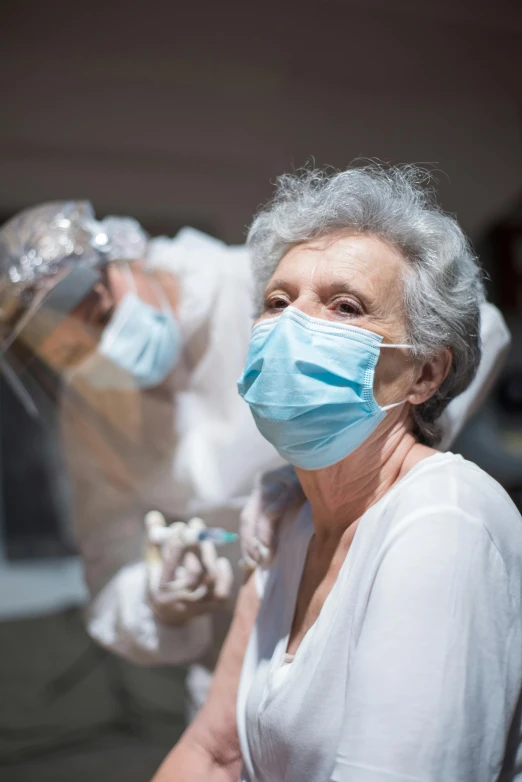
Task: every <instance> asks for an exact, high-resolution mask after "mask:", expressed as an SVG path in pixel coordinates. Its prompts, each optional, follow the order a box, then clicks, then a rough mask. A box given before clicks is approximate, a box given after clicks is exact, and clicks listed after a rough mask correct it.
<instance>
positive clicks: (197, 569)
mask: <svg viewBox="0 0 522 782" xmlns="http://www.w3.org/2000/svg"><path fill="white" fill-rule="evenodd" d="M145 524H146V527H147V534H148V540H149V547H148V552H147V563H148V569H149V579H148V593H149V603H150V605H151V607H152V609H153V611H154V613H155V615H156V616H157V618H158V619H159V620H160V621H161V622H164V623H165V624H171V625H179V624H183V623H184V622H187V621H189V620H190V619H193V618H194V617H196V616H200V615H202V614H206V613H209V612H210V611H214V610H215V609H216V608H218V607H219V606H221V605H223V603H224V602H225V601H226V600H227V598H228V597H229V596H230V593H231V590H232V582H233V572H232V566H231V564H230V562H229V561H228V559H227V558H226V557H218V555H217V552H216V547H215V545H214V544H213V543H212V542H211V541H209V540H204V541H198V540H196V535H197V533H198V532H201V530H204V529H206V525H205V523H204V522H203V521H202V520H201V519H198V518H194V519H191V520H190V521H189V522H188V524H186V523H185V522H182V521H177V522H174V523H173V524H169V525H168V526H167V525H166V523H165V518H164V517H163V515H162V514H161V513H159V512H158V511H151V512H150V513H148V514H147V516H146V517H145Z"/></svg>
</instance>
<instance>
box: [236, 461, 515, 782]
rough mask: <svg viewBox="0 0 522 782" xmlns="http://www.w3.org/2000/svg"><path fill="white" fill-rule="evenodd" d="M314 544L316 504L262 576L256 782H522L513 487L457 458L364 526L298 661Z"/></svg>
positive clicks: (243, 707)
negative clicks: (294, 641) (304, 586)
mask: <svg viewBox="0 0 522 782" xmlns="http://www.w3.org/2000/svg"><path fill="white" fill-rule="evenodd" d="M312 533H313V523H312V518H311V512H310V506H309V505H308V504H306V505H305V506H303V508H302V509H301V511H300V512H299V513H298V514H297V516H295V517H294V518H293V519H292V518H290V519H288V520H287V522H286V523H285V526H284V528H283V529H282V531H281V539H280V543H279V548H278V551H277V556H276V559H275V561H274V563H273V565H272V566H271V567H270V568H269V569H267V570H265V571H262V572H261V573H260V578H258V583H259V586H260V591H261V596H262V601H261V606H260V610H259V615H258V619H257V623H256V626H255V628H254V630H253V632H252V635H251V637H250V640H249V644H248V648H247V652H246V656H245V661H244V665H243V671H242V675H241V682H240V688H239V696H238V729H239V736H240V742H241V748H242V752H243V758H244V762H245V768H244V770H243V774H242V777H241V779H242V781H243V782H247V781H248V782H274V780H278V782H283V780H284V782H308V780H309V781H310V782H312V781H313V782H329V781H330V780H333V781H334V782H406V780H408V782H442V780H444V782H456V780H459V782H492V780H497V779H499V780H502V782H506V780H514V779H516V780H522V771H519V772H518V773H517V772H516V771H515V770H514V769H515V768H518V769H522V765H521V763H522V749H521V747H520V741H521V739H520V735H521V730H520V725H521V718H520V709H516V707H517V702H518V699H519V695H520V691H521V684H522V629H521V620H522V614H521V599H522V519H521V517H520V515H519V513H518V511H517V510H516V508H515V506H514V505H513V503H512V502H511V501H510V499H509V498H508V496H507V495H506V493H505V492H504V491H503V489H502V488H501V487H500V486H499V485H498V484H497V483H496V482H495V481H494V480H493V479H492V478H490V477H489V476H488V475H486V474H485V473H484V472H483V471H482V470H480V469H479V468H478V467H476V466H475V465H474V464H471V463H470V462H467V461H465V460H464V459H462V457H460V456H455V455H454V454H451V453H448V454H437V455H435V456H432V457H430V458H428V459H425V460H423V461H422V462H420V463H419V464H418V465H416V466H415V467H414V468H413V469H412V470H411V471H410V472H409V473H408V474H407V475H406V476H405V477H404V478H403V479H402V480H401V481H400V482H399V483H397V484H396V485H395V486H394V487H393V488H392V489H391V490H390V491H389V492H388V493H387V494H386V495H385V496H384V497H383V498H382V499H381V500H380V501H379V502H377V503H376V504H375V505H374V506H373V507H372V508H370V509H369V510H368V511H367V512H366V513H365V514H364V516H363V517H362V518H361V520H360V522H359V526H358V528H357V531H356V534H355V537H354V540H353V543H352V546H351V548H350V550H349V552H348V555H347V557H346V559H345V561H344V563H343V566H342V568H341V570H340V573H339V576H338V578H337V581H336V583H335V585H334V587H333V589H332V591H331V592H330V594H329V595H328V597H327V599H326V601H325V603H324V605H323V608H322V610H321V613H320V615H319V617H318V619H317V621H316V622H315V624H314V625H313V626H312V627H311V628H310V630H309V631H308V632H307V633H306V636H305V637H304V639H303V641H302V642H301V644H300V646H299V648H298V650H297V653H296V654H295V657H294V660H293V661H292V662H290V663H287V664H286V665H285V664H282V663H283V662H284V655H285V651H286V648H287V644H288V637H289V632H290V628H291V624H292V618H293V614H294V610H295V605H296V597H297V593H298V588H299V582H300V578H301V573H302V569H303V565H304V561H305V557H306V552H307V548H308V543H309V540H310V537H311V535H312ZM519 705H520V704H519ZM515 709H516V712H515ZM506 742H507V743H506ZM506 747H507V749H506ZM501 769H502V773H500V772H501ZM499 774H500V776H499Z"/></svg>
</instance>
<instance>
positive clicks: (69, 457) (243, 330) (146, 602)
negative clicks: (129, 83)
mask: <svg viewBox="0 0 522 782" xmlns="http://www.w3.org/2000/svg"><path fill="white" fill-rule="evenodd" d="M0 265H1V270H0V271H1V273H0V320H1V324H2V347H3V350H2V355H1V367H2V371H3V375H4V378H5V380H6V381H7V383H8V385H9V387H10V391H11V392H12V393H13V394H14V396H15V398H17V400H18V402H19V403H21V404H22V405H23V407H24V408H25V411H26V413H27V414H28V415H29V417H30V420H31V421H32V423H33V425H34V424H35V422H36V425H37V427H39V431H40V434H42V433H43V434H44V437H43V441H44V443H46V442H47V441H48V439H49V437H48V433H47V432H46V430H45V427H47V426H48V423H49V422H48V419H47V414H48V412H49V411H50V410H51V409H53V402H54V403H55V406H56V405H58V406H59V411H60V412H59V414H58V416H56V411H55V410H53V419H52V420H53V422H55V423H56V421H58V432H59V441H61V442H63V453H62V457H63V463H64V467H65V470H66V471H67V473H68V474H69V475H70V478H71V485H70V495H71V507H70V519H71V524H70V525H69V527H68V526H67V525H63V524H62V527H61V529H60V527H59V525H58V526H57V528H56V530H55V531H56V532H60V533H61V534H58V535H55V536H54V539H53V536H52V535H49V536H48V538H49V540H48V541H47V545H49V541H50V542H51V544H53V543H54V546H55V548H56V550H57V551H59V550H60V546H62V547H63V548H64V550H65V551H67V550H68V549H69V550H70V549H72V548H74V546H75V545H76V546H77V547H78V550H79V552H80V554H81V556H82V564H83V567H84V570H85V578H86V581H87V585H88V590H89V595H90V602H89V606H88V609H87V612H86V624H87V629H88V631H89V633H90V635H91V636H92V637H93V638H94V639H95V640H96V641H97V642H98V643H100V644H101V645H102V646H105V647H106V648H108V649H110V650H113V651H116V652H118V653H119V654H120V655H122V656H123V657H125V658H127V659H129V660H131V661H132V662H135V663H139V664H147V663H152V664H155V665H165V664H170V665H173V664H187V663H194V662H198V663H199V664H198V665H194V666H192V667H191V669H190V675H189V679H188V682H187V685H188V694H189V701H188V703H187V704H186V703H185V699H184V697H183V690H182V689H181V687H179V688H178V692H175V693H173V694H172V697H171V702H170V704H169V708H168V709H167V711H168V712H169V713H170V714H171V715H172V714H174V715H176V714H177V717H178V721H181V720H182V717H183V713H184V710H185V712H186V713H187V714H188V715H190V714H191V713H193V711H194V710H195V709H197V708H198V706H199V705H200V704H201V702H202V700H203V699H204V697H205V693H206V688H207V684H208V680H209V675H210V671H211V670H212V669H213V666H214V662H215V658H216V656H217V654H218V652H219V649H220V646H221V641H222V638H223V635H224V633H225V632H226V629H227V626H228V620H229V615H230V607H231V601H230V600H229V598H231V595H232V592H233V591H235V589H234V584H233V581H234V573H235V575H236V576H237V578H236V586H237V585H238V583H239V580H240V574H239V573H238V567H237V560H238V556H237V555H238V547H237V545H236V546H235V547H232V546H228V547H227V550H226V552H225V554H226V555H225V556H219V557H218V556H217V553H216V551H215V547H214V545H213V543H212V542H211V541H206V542H203V543H201V544H196V545H194V546H190V550H188V551H187V552H186V553H184V552H183V550H182V548H180V546H179V545H176V540H174V539H173V540H170V541H167V542H166V543H165V544H164V545H163V546H157V547H156V557H155V558H152V559H151V557H150V556H148V557H146V556H145V554H146V549H147V548H149V550H150V549H151V546H150V545H148V546H147V541H146V528H145V524H144V518H145V516H146V515H147V514H148V513H149V511H151V510H152V509H155V510H156V511H158V510H159V511H162V512H163V514H164V516H165V517H166V518H167V519H169V520H172V521H174V520H176V521H178V520H181V519H184V520H185V521H189V520H190V518H191V517H193V516H194V515H195V514H199V515H200V516H203V517H204V518H205V520H206V521H207V522H209V523H211V524H212V525H219V526H220V527H221V528H225V529H226V530H228V531H230V532H233V531H237V529H238V526H239V521H238V519H239V511H240V509H241V507H242V506H243V504H244V502H245V500H246V497H247V495H248V492H249V491H250V489H251V487H252V485H253V481H254V477H255V475H256V473H257V472H259V471H263V470H265V469H267V468H269V467H273V466H275V465H279V464H281V463H282V460H281V459H280V458H279V457H278V456H277V455H276V453H275V451H274V450H273V449H272V448H271V447H270V446H268V445H267V444H266V443H265V442H264V441H263V440H262V438H261V437H260V435H259V434H258V432H257V430H256V428H255V425H254V423H253V421H252V420H251V417H250V416H249V414H248V411H247V410H246V409H245V406H244V405H243V404H242V403H241V400H240V399H239V397H238V395H237V394H236V393H235V381H236V379H237V376H238V373H239V372H240V371H241V367H242V364H243V361H244V356H245V353H246V350H247V343H248V339H249V333H250V326H251V321H252V318H251V312H250V305H249V304H247V306H243V307H239V306H237V305H236V304H235V301H236V297H237V295H238V293H239V292H243V293H244V294H246V300H247V302H248V301H249V299H250V268H249V265H248V257H247V255H246V252H245V250H244V249H243V248H237V249H234V248H227V247H226V246H225V245H223V244H222V243H221V242H218V241H217V240H214V239H211V238H210V237H206V236H205V235H204V234H201V233H199V232H197V231H193V230H190V229H186V230H184V231H182V232H180V234H179V235H178V237H177V238H176V239H174V240H168V239H158V240H153V241H151V242H149V241H148V238H147V236H146V234H145V232H144V231H143V230H142V229H141V227H140V226H139V224H138V223H137V222H136V221H134V220H132V219H130V218H114V217H111V218H106V219H105V220H104V221H102V222H99V221H97V220H96V219H95V216H94V212H93V210H92V207H91V206H90V204H89V203H87V202H56V203H50V204H44V205H42V206H39V207H34V208H32V209H28V210H25V211H24V212H22V213H21V214H19V215H17V216H16V217H14V218H13V219H12V220H10V221H9V222H8V223H7V224H6V225H4V226H3V227H2V228H1V229H0ZM42 427H43V429H42ZM13 434H14V435H15V437H17V438H18V440H23V439H24V436H23V428H22V429H21V430H19V431H18V432H13ZM39 456H40V459H42V458H43V456H44V454H43V453H40V454H39ZM7 458H8V461H9V462H12V460H13V454H8V455H7ZM45 466H46V468H47V469H49V465H48V464H47V463H45ZM56 466H57V465H55V467H56ZM35 488H36V487H35V486H33V485H32V484H31V476H30V475H27V476H26V489H27V492H28V493H32V492H33V490H34V489H35ZM45 512H47V513H49V511H48V509H44V515H45ZM190 525H191V529H193V530H194V529H196V526H197V529H198V531H200V530H203V529H204V526H205V525H204V523H203V522H202V521H200V520H198V522H197V525H196V521H192V522H190ZM194 525H196V526H194ZM28 526H29V529H28ZM28 526H27V524H26V529H25V533H27V532H29V533H30V531H31V527H32V528H33V529H34V532H35V538H34V539H33V541H32V546H33V549H34V551H33V554H34V555H35V556H38V554H39V555H40V558H41V557H42V556H45V554H46V553H47V551H46V548H45V545H43V546H42V545H41V543H40V545H38V542H37V541H38V538H39V535H41V529H42V524H41V519H40V515H39V513H38V510H36V513H35V515H34V517H33V519H32V524H31V523H30V522H29V525H28ZM6 532H7V535H6V538H7V542H8V545H9V544H10V537H11V536H10V535H9V532H10V530H9V528H8V529H7V531H6ZM14 538H15V543H16V539H18V545H22V543H23V536H22V537H21V536H20V533H19V532H18V535H16V534H15V535H14ZM29 539H30V536H29ZM20 541H22V542H20ZM55 553H56V552H55ZM158 554H159V556H158ZM229 558H230V559H229ZM46 571H47V578H48V582H49V583H50V584H52V585H53V586H52V588H53V590H54V592H55V593H56V596H58V597H59V598H61V599H63V594H61V593H60V584H61V585H62V588H63V586H64V584H63V573H62V572H61V570H60V569H59V570H58V571H56V570H55V571H54V578H53V571H52V569H50V568H49V567H47V568H46ZM180 574H182V576H181V577H180ZM66 575H67V577H69V578H70V576H71V573H70V571H69V570H68V571H66ZM174 582H175V583H174ZM33 588H34V584H33ZM44 591H45V584H43V583H42V584H41V586H40V589H39V590H38V592H39V594H40V599H42V593H43V592H44ZM198 595H199V597H198ZM56 596H55V599H56ZM19 599H20V598H19V597H18V596H16V597H15V601H16V600H19ZM219 609H221V610H219ZM52 620H53V622H54V625H57V627H58V628H62V627H63V626H65V627H67V625H68V624H69V623H70V617H69V615H68V614H67V612H65V613H62V614H59V615H54V616H53V617H52ZM43 621H44V620H41V621H40V623H39V624H36V625H33V627H34V628H35V631H36V636H35V637H34V639H33V642H31V633H30V627H29V626H28V624H27V622H26V623H25V625H24V632H25V635H26V639H25V643H26V644H27V643H28V644H29V645H30V646H32V645H33V643H34V644H35V645H37V644H38V640H39V635H40V633H41V625H42V622H43ZM10 633H11V638H12V633H13V631H12V628H10ZM65 635H66V632H65ZM51 660H52V668H50V669H49V673H48V675H49V679H51V680H52V678H53V677H52V675H51V670H52V669H53V668H54V665H55V662H54V660H53V658H52V655H51ZM41 670H42V671H45V667H44V665H43V661H42V666H41ZM159 675H160V676H161V673H160V674H159ZM152 676H153V674H152V673H151V674H150V675H149V678H151V677H152ZM127 678H129V675H128V677H127ZM142 678H143V677H142ZM19 686H20V685H19ZM46 686H49V685H48V682H47V683H46ZM149 697H150V696H149ZM9 710H10V711H12V709H9Z"/></svg>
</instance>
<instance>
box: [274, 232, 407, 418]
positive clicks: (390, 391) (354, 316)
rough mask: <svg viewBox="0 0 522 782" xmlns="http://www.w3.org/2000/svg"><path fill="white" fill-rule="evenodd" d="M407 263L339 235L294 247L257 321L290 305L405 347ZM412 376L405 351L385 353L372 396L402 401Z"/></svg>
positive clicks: (384, 248) (385, 249) (385, 248)
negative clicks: (404, 296)
mask: <svg viewBox="0 0 522 782" xmlns="http://www.w3.org/2000/svg"><path fill="white" fill-rule="evenodd" d="M406 271H407V262H406V261H405V260H404V259H403V258H402V256H401V255H400V254H399V253H398V251H397V250H395V249H394V248H393V247H391V246H390V245H388V244H386V243H385V242H383V241H381V240H380V239H378V238H376V237H372V236H360V235H353V236H352V235H339V236H329V237H324V238H322V239H317V240H314V241H311V242H306V243H304V244H300V245H296V246H295V247H293V248H292V249H291V250H289V251H288V252H287V253H286V255H285V256H284V257H283V258H282V260H281V262H280V263H279V266H278V267H277V269H276V271H275V273H274V275H273V277H272V279H271V280H270V281H269V283H268V285H267V288H266V292H265V301H264V308H263V314H262V315H261V318H260V320H265V319H267V318H271V317H274V315H278V314H280V313H281V312H282V311H283V310H284V309H285V307H288V306H289V305H292V306H293V307H296V308H297V309H299V310H301V311H302V312H304V313H306V314H307V315H311V316H313V317H315V318H322V319H324V320H331V321H335V322H336V323H339V322H340V323H348V324H350V325H353V326H359V327H361V328H364V329H367V330H368V331H373V332H375V333H376V334H380V335H381V336H382V337H383V338H384V340H383V341H384V342H387V343H392V344H404V343H405V342H407V341H408V340H407V331H406V317H405V312H404V305H403V276H404V273H405V272H406ZM414 373H415V368H414V365H413V363H412V360H411V357H410V352H409V351H408V350H407V349H393V350H383V351H381V355H380V358H379V362H378V364H377V368H376V371H375V381H374V395H375V398H376V400H377V402H378V403H379V404H380V405H386V404H392V403H393V402H400V401H403V400H404V399H405V398H406V397H407V395H408V393H409V391H410V388H411V384H412V381H413V377H414Z"/></svg>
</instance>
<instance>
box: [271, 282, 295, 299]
mask: <svg viewBox="0 0 522 782" xmlns="http://www.w3.org/2000/svg"><path fill="white" fill-rule="evenodd" d="M275 290H283V291H286V292H287V293H291V294H295V295H297V291H298V286H297V285H296V284H295V283H293V282H291V281H290V280H284V279H283V278H282V277H278V278H276V279H274V280H270V282H269V283H268V285H267V286H266V288H265V297H266V296H269V295H270V294H271V293H273V291H275Z"/></svg>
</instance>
